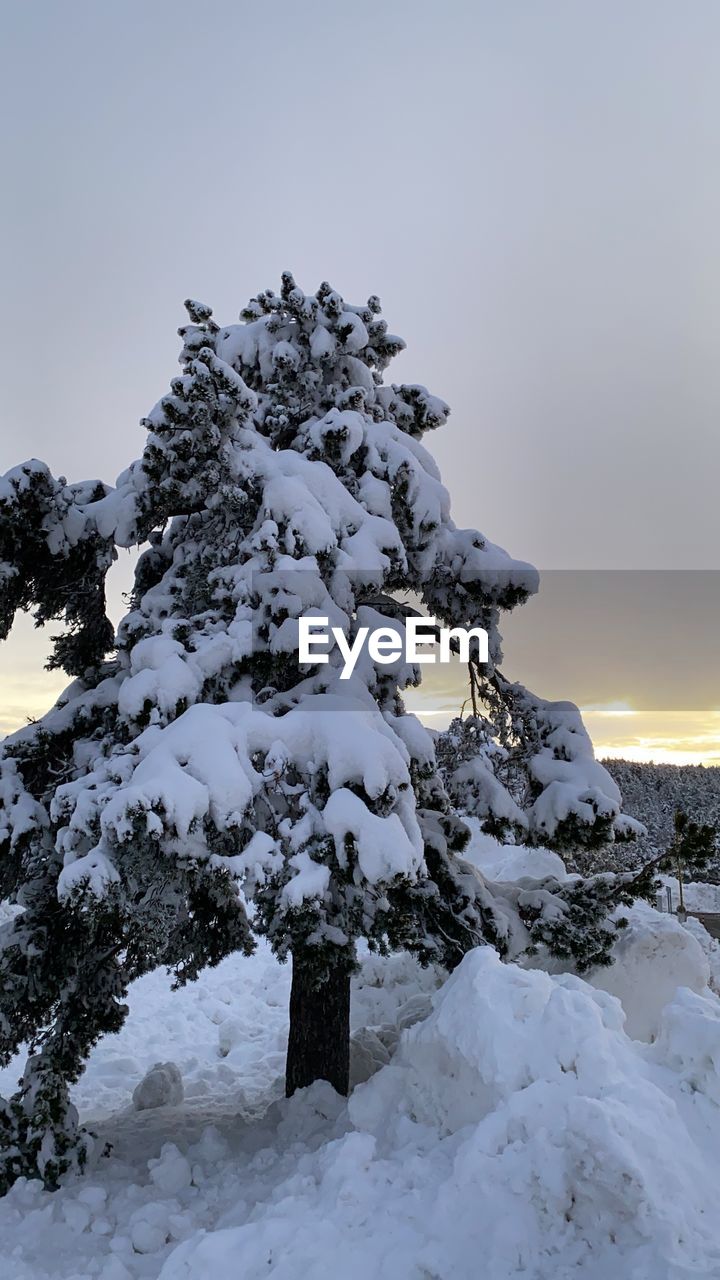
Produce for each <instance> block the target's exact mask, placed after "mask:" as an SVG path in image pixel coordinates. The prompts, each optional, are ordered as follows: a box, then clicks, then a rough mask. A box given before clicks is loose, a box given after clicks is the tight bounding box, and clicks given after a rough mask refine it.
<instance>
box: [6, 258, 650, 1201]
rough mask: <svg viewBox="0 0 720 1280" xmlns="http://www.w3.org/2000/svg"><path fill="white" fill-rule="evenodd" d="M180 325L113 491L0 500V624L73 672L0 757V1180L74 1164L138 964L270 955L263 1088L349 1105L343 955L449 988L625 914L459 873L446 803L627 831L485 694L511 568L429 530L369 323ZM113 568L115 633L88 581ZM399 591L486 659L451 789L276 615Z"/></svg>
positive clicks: (385, 709) (509, 598)
mask: <svg viewBox="0 0 720 1280" xmlns="http://www.w3.org/2000/svg"><path fill="white" fill-rule="evenodd" d="M186 307H187V310H188V315H189V323H188V324H187V325H186V326H185V327H184V328H183V329H181V331H180V332H181V336H182V339H183V350H182V354H181V365H182V372H181V374H180V376H178V377H176V378H174V379H173V381H172V383H171V387H170V391H169V392H168V394H167V395H165V396H164V397H163V398H162V399H161V400H160V402H159V403H158V404H157V405H156V406H155V408H154V409H153V410H152V412H151V413H150V415H149V416H148V418H147V419H145V426H146V428H147V431H148V436H147V443H146V447H145V449H144V452H143V454H142V457H141V458H140V459H139V460H137V461H135V462H133V463H132V465H131V466H130V467H129V468H128V469H127V471H125V472H124V473H123V474H122V475H121V476H120V477H119V479H118V481H117V484H116V486H115V487H114V488H111V487H109V486H106V485H104V484H101V483H100V482H95V481H93V482H89V483H83V484H72V485H69V484H67V483H66V481H65V480H64V479H63V478H60V479H57V480H56V479H54V478H53V477H52V476H51V475H50V473H49V471H48V469H47V467H46V466H45V465H44V464H42V463H40V462H37V461H35V460H33V461H31V462H28V463H25V464H23V465H22V466H19V467H16V468H14V469H13V470H12V471H10V472H9V473H8V474H7V475H6V476H5V477H4V478H3V479H2V481H1V482H0V562H2V573H1V574H0V583H1V584H2V589H3V594H2V600H1V602H0V622H1V623H2V627H3V631H4V633H5V634H7V631H8V630H9V628H10V625H11V622H12V618H13V616H14V614H15V611H16V610H17V609H18V608H25V609H33V610H34V611H35V615H36V618H37V620H38V621H39V622H45V621H46V620H47V619H49V618H59V619H62V620H63V621H64V623H65V624H66V629H65V631H64V632H63V633H62V635H61V636H60V637H59V638H57V639H56V641H55V649H54V655H53V658H52V659H51V661H52V662H53V663H54V664H56V665H59V666H62V667H63V668H64V669H65V670H66V671H67V672H68V674H69V675H71V676H74V677H75V679H74V682H73V683H72V684H70V686H69V687H68V688H67V689H66V690H65V692H64V693H63V695H62V696H61V698H60V699H59V700H58V702H57V704H56V706H55V707H54V708H53V709H52V710H51V711H50V712H49V713H48V714H47V715H46V716H44V717H43V718H42V719H41V720H40V721H38V722H36V723H34V724H31V725H30V726H28V727H27V728H25V729H22V730H20V731H19V732H18V733H16V734H14V735H12V736H11V737H10V738H9V739H7V741H6V742H5V743H4V744H3V748H2V757H1V759H0V799H1V800H2V817H1V820H0V841H1V853H2V856H1V859H0V895H2V896H3V897H8V898H11V899H12V900H14V901H16V902H17V903H18V904H19V905H20V906H21V907H22V908H23V910H22V912H21V913H20V914H19V915H17V916H16V917H15V918H14V919H12V920H10V921H9V922H8V923H6V924H5V925H4V926H3V927H2V931H1V932H0V984H1V986H2V990H1V993H0V1057H1V1058H2V1060H3V1061H4V1062H7V1061H8V1060H9V1059H10V1057H11V1056H12V1055H13V1054H14V1053H15V1052H16V1050H17V1049H18V1046H19V1045H21V1044H23V1043H26V1044H27V1045H29V1047H30V1056H29V1058H28V1064H27V1068H26V1072H25V1075H24V1077H23V1080H22V1082H21V1085H20V1089H19V1091H18V1092H17V1093H16V1094H15V1095H14V1097H13V1098H11V1099H10V1100H9V1101H8V1102H7V1103H3V1104H2V1109H1V1110H0V1140H1V1142H2V1167H1V1169H0V1184H3V1185H7V1183H9V1182H10V1181H11V1180H12V1179H13V1178H15V1177H17V1176H18V1174H21V1173H30V1174H37V1173H39V1174H40V1175H41V1176H42V1177H43V1178H44V1179H45V1180H46V1181H47V1182H48V1183H49V1184H53V1183H55V1182H56V1181H57V1179H58V1177H59V1176H60V1174H61V1173H62V1172H63V1171H64V1170H65V1169H66V1168H67V1167H68V1166H69V1165H70V1163H71V1162H72V1161H73V1160H74V1159H78V1160H82V1152H83V1139H82V1135H80V1134H79V1133H78V1132H77V1124H76V1117H75V1115H74V1112H73V1110H72V1108H71V1106H70V1104H69V1101H68V1092H67V1089H68V1084H69V1082H71V1081H73V1080H75V1079H76V1078H77V1076H78V1074H79V1073H80V1072H81V1070H82V1067H83V1063H84V1060H85V1058H86V1056H87V1054H88V1052H89V1050H90V1048H91V1047H92V1045H93V1044H94V1043H95V1041H96V1040H97V1039H98V1037H99V1036H101V1035H102V1034H104V1033H106V1032H108V1031H115V1030H117V1028H118V1027H119V1026H120V1025H121V1023H122V1021H123V1018H124V1016H125V1004H124V997H125V993H126V991H127V987H128V984H129V982H130V981H132V980H133V979H135V978H137V977H138V976H139V975H141V974H143V973H145V972H147V971H149V970H150V969H152V968H154V967H156V966H158V965H167V966H168V967H169V968H170V969H171V970H172V971H173V972H174V974H175V976H176V980H177V982H178V983H184V982H186V981H187V980H188V979H192V978H194V977H196V976H197V974H198V972H199V971H200V969H201V968H202V967H203V966H205V965H208V964H215V963H217V962H218V961H219V960H221V959H222V958H223V957H225V956H227V955H228V954H229V953H231V952H233V951H245V952H249V951H250V950H251V949H252V947H253V931H254V932H255V933H260V934H263V935H265V936H267V938H268V939H269V940H270V942H271V944H272V946H273V948H274V950H275V952H276V954H277V955H278V956H279V957H280V958H281V959H282V958H285V957H288V956H291V957H292V964H293V977H292V991H291V996H290V1013H291V1024H290V1043H289V1049H288V1062H287V1089H288V1092H290V1093H291V1092H292V1091H293V1090H295V1089H296V1088H298V1087H300V1086H303V1085H307V1084H309V1083H311V1082H312V1081H313V1080H315V1079H317V1078H325V1079H327V1080H329V1081H330V1082H331V1083H332V1084H333V1085H335V1087H336V1088H337V1089H338V1090H339V1091H340V1092H346V1091H347V1087H348V1071H349V1000H350V975H351V973H352V971H353V969H354V966H355V963H356V943H357V941H358V939H361V938H364V939H366V940H367V941H368V942H369V944H370V945H371V946H372V947H375V948H377V949H379V950H381V951H384V950H386V949H388V948H399V947H404V948H408V949H410V950H413V951H414V952H415V953H416V954H417V955H418V956H419V957H420V958H421V959H422V960H423V962H432V961H437V962H440V963H442V964H443V965H445V966H446V967H448V968H453V967H454V966H455V965H456V964H457V963H458V962H459V961H460V960H461V958H462V956H463V955H464V954H465V952H467V951H468V949H470V948H472V947H474V946H477V945H478V944H479V943H481V942H489V943H492V944H493V946H494V947H496V948H497V950H498V951H499V952H500V953H501V954H503V955H508V956H511V955H513V954H517V952H518V950H519V949H522V948H523V947H524V946H536V945H538V944H539V943H540V942H543V943H545V944H547V945H548V946H550V947H556V948H559V949H560V951H561V952H562V953H565V952H568V951H570V952H573V953H575V951H577V952H578V954H579V956H580V959H581V961H582V962H583V963H585V964H590V963H598V962H601V961H602V959H603V957H605V958H606V955H607V951H608V949H609V942H610V941H611V939H612V934H613V926H612V925H605V924H603V923H602V921H603V920H604V919H605V916H606V914H607V911H608V909H609V908H610V907H611V906H612V904H613V901H614V900H615V898H616V897H617V893H618V892H621V893H622V888H620V890H618V886H617V885H614V884H613V883H611V882H610V881H609V880H608V879H607V878H604V879H602V878H601V879H600V880H598V881H595V882H593V881H588V882H585V883H584V884H583V885H581V886H578V885H570V886H568V885H562V884H559V883H557V882H554V881H552V880H550V881H548V880H547V879H543V880H541V881H540V882H537V883H535V884H533V883H532V882H528V883H527V884H526V885H524V886H523V888H522V890H521V891H520V892H518V891H516V890H513V891H512V892H505V891H504V890H503V888H502V887H499V888H494V887H493V886H491V885H489V884H486V883H485V882H484V881H483V879H482V877H481V876H480V875H478V874H477V872H476V871H475V870H474V869H473V868H472V867H470V866H469V865H468V864H465V863H463V862H462V860H461V859H460V858H459V857H458V855H459V853H460V852H461V851H462V848H463V847H464V844H465V842H466V840H467V838H468V832H467V829H466V827H465V826H464V825H463V823H462V822H461V821H459V820H458V818H457V817H456V815H455V813H454V812H453V804H455V805H457V804H458V803H462V805H463V807H466V808H467V807H472V805H470V804H469V796H470V794H471V793H472V794H476V796H477V800H476V802H475V805H476V808H477V806H478V805H479V806H480V809H479V810H478V811H480V810H482V812H483V816H485V815H487V816H488V817H489V818H490V819H491V820H492V822H494V823H496V824H498V823H506V824H507V825H508V826H509V827H511V828H513V829H517V830H519V831H522V832H524V833H527V834H528V836H529V838H531V839H533V840H537V841H540V840H543V841H545V842H546V843H547V842H552V841H554V842H555V843H556V844H557V845H558V847H560V846H563V845H566V844H568V843H569V842H572V841H574V840H581V841H584V842H586V843H587V842H597V841H598V840H606V839H611V838H612V837H613V835H615V834H623V833H624V831H625V830H626V828H627V823H626V822H625V820H624V819H623V818H622V816H621V813H620V800H619V794H618V792H617V789H616V788H615V786H614V784H613V783H612V782H611V780H610V779H609V777H608V775H607V774H606V773H605V771H604V770H603V769H602V768H601V767H600V766H599V765H597V763H596V762H595V761H594V759H593V756H592V748H591V746H590V743H589V740H588V738H587V735H586V734H585V732H584V729H583V728H582V724H581V722H580V719H579V715H578V713H577V711H576V709H575V708H571V707H570V706H569V704H565V703H544V702H542V700H541V699H538V698H536V697H534V695H531V694H529V693H528V692H527V691H526V690H523V689H522V688H521V687H520V686H518V685H509V684H508V683H507V682H506V681H505V680H504V679H503V677H502V675H501V673H500V671H499V668H498V663H499V661H500V657H501V648H500V635H499V632H498V623H499V619H500V614H501V611H502V610H503V609H508V608H512V607H513V606H515V605H516V604H518V603H521V602H522V601H523V600H524V599H526V598H527V596H528V595H529V594H530V593H531V592H533V591H534V590H535V589H536V586H537V574H536V572H535V570H534V569H532V568H531V566H529V565H527V564H525V563H523V562H519V561H515V560H513V559H512V558H511V557H510V556H509V555H507V553H506V552H504V551H503V550H501V549H500V548H498V547H496V546H494V545H493V544H492V543H490V542H488V541H487V539H485V538H484V537H483V536H482V535H481V534H479V533H477V532H476V531H475V530H472V529H471V530H463V529H458V528H456V526H455V525H454V523H453V521H452V520H451V518H450V510H449V499H448V494H447V492H446V490H445V489H444V487H443V485H442V483H441V480H440V477H439V474H438V471H437V468H436V466H435V463H434V462H433V460H432V458H431V456H430V454H429V453H428V452H427V450H426V449H425V447H424V444H423V443H422V438H423V437H424V435H425V434H426V433H427V432H428V431H429V430H431V429H435V428H437V427H439V426H441V425H442V423H443V422H444V421H445V419H446V417H447V414H448V408H447V405H445V404H444V403H443V401H441V400H439V399H437V397H435V396H432V395H431V394H430V393H429V392H428V391H426V389H425V388H424V387H421V386H417V385H398V384H395V383H385V382H384V381H383V374H384V371H385V369H386V367H387V365H388V364H389V362H390V360H391V358H392V357H393V356H394V355H395V354H396V353H397V352H399V351H400V349H401V348H402V346H403V343H402V341H401V340H400V339H399V338H397V337H395V336H393V335H392V334H391V333H389V332H388V330H387V326H386V324H385V321H384V320H382V318H381V316H380V308H379V304H378V301H377V299H376V298H374V297H373V298H370V299H369V300H368V302H367V303H366V304H365V305H363V306H350V305H349V304H347V303H346V302H344V300H343V299H342V298H341V297H340V295H339V294H337V293H336V292H335V291H334V290H332V289H331V288H330V286H329V285H327V284H323V285H321V287H320V288H319V289H318V291H317V293H316V294H312V295H306V294H304V293H303V292H302V291H301V290H300V289H299V288H298V287H297V286H296V285H295V282H294V280H293V279H292V277H291V276H289V275H285V276H284V277H283V282H282V289H281V292H280V294H279V295H276V294H274V293H272V292H266V293H263V294H260V295H259V296H258V297H257V298H255V299H253V300H252V301H251V302H250V304H249V305H248V307H247V308H246V309H245V310H244V312H243V313H242V317H241V323H240V324H234V325H229V326H226V327H220V326H218V325H217V324H216V323H215V321H214V320H213V319H212V314H211V311H210V309H209V308H208V307H206V306H204V305H203V304H200V303H197V302H192V301H191V302H188V303H187V304H186ZM132 546H143V547H145V549H144V551H143V554H142V555H141V557H140V559H139V562H138V565H137V571H136V575H135V586H134V591H133V595H132V600H131V603H130V608H129V611H128V613H127V614H126V616H125V617H124V618H123V620H122V622H121V624H120V627H119V630H118V633H117V637H116V638H115V639H113V635H112V628H111V627H110V625H109V623H108V620H107V618H106V615H105V601H104V582H105V575H106V573H107V570H108V568H109V566H110V564H111V563H112V560H113V557H114V555H115V554H116V548H117V547H132ZM407 590H412V591H413V592H415V593H416V594H417V595H418V596H419V597H420V598H421V600H422V601H423V604H424V606H425V607H427V608H428V609H429V610H430V612H431V613H432V614H433V615H434V616H435V617H437V618H438V619H440V620H441V621H442V623H443V624H445V625H447V626H464V627H468V628H471V627H475V626H482V627H484V628H485V630H486V631H487V633H488V637H489V662H488V663H487V664H486V666H485V667H484V668H483V670H482V672H479V671H478V669H477V667H476V668H475V671H474V677H473V678H474V680H475V681H480V682H481V684H482V688H481V689H480V692H481V693H482V694H483V696H485V695H487V697H488V699H489V700H490V702H491V703H492V716H493V721H492V723H493V729H492V734H491V735H490V736H491V737H492V741H493V745H492V747H491V746H490V738H488V743H487V744H485V742H483V744H482V749H481V750H480V752H479V755H478V760H479V762H480V763H477V762H476V763H473V760H472V754H471V753H470V755H468V753H467V752H466V753H465V754H466V763H467V761H469V764H468V768H467V770H466V775H463V776H462V777H460V776H458V775H457V771H455V772H454V771H453V770H447V769H446V770H445V777H446V784H447V790H446V787H445V786H444V785H443V781H442V779H441V777H440V775H439V773H438V768H437V764H436V760H435V753H434V747H433V741H432V738H431V736H430V735H429V734H428V733H427V732H426V731H425V730H424V729H423V727H422V726H421V724H420V723H419V722H418V721H417V720H416V719H415V718H414V717H413V716H411V715H408V714H406V712H405V709H404V706H403V702H402V697H401V693H402V690H403V688H405V687H406V686H408V685H409V684H415V683H417V682H418V681H419V679H420V671H419V668H418V667H417V666H414V665H409V664H407V663H406V662H405V661H404V660H403V659H402V658H398V660H397V661H395V662H394V663H393V664H391V665H379V664H378V663H376V662H373V661H372V660H371V658H370V657H369V656H368V654H367V653H364V654H363V656H362V657H361V659H360V661H359V662H358V664H357V666H356V667H355V670H354V673H353V676H352V678H351V679H350V680H349V681H343V682H340V681H339V672H340V662H341V659H340V655H339V653H338V652H337V651H335V653H334V654H331V655H330V660H329V662H328V663H327V664H325V665H322V664H319V663H318V664H305V665H300V663H299V661H298V656H297V648H298V619H299V618H300V616H301V615H308V614H315V615H316V616H326V617H328V618H329V620H330V624H331V625H332V626H338V627H340V628H342V630H343V631H344V633H345V634H346V635H347V636H348V638H350V639H352V638H353V637H354V636H355V635H356V634H357V631H358V629H359V628H360V627H362V626H373V627H380V626H382V627H383V628H384V629H385V630H386V631H387V632H389V633H390V635H393V634H397V632H398V630H401V629H402V628H403V625H404V616H405V615H404V612H403V605H402V601H401V600H399V597H401V596H402V594H403V593H404V592H406V591H407ZM492 752H497V753H498V758H500V754H501V753H505V756H504V757H503V758H504V759H507V760H509V761H510V762H511V763H512V764H513V766H517V764H518V762H519V761H520V759H521V758H522V759H523V760H525V761H526V768H525V769H524V772H522V771H521V773H522V777H523V778H524V779H525V780H526V789H525V791H522V789H521V788H519V787H518V785H517V781H516V780H517V776H519V775H518V771H517V769H516V768H515V769H514V772H513V776H512V777H511V778H510V779H509V780H508V782H507V783H506V782H504V780H503V777H502V771H501V770H500V771H498V772H497V773H495V774H493V780H492V781H486V778H485V774H484V773H483V770H484V768H485V760H486V757H487V756H488V753H492ZM490 776H491V771H489V770H488V771H487V778H488V779H490ZM247 900H250V901H251V902H252V904H253V913H252V927H251V924H250V922H249V920H248V916H247V913H246V908H245V903H246V901H247Z"/></svg>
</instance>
